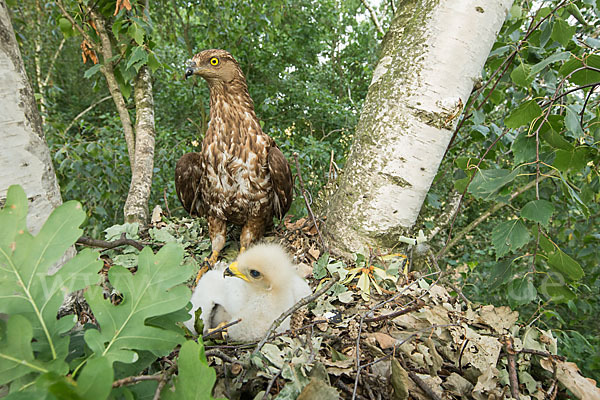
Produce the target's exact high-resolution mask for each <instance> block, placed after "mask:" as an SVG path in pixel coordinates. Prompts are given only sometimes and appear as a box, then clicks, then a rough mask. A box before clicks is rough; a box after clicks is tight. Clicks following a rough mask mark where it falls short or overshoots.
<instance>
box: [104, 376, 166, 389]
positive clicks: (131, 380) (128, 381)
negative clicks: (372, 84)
mask: <svg viewBox="0 0 600 400" xmlns="http://www.w3.org/2000/svg"><path fill="white" fill-rule="evenodd" d="M161 379H162V375H140V376H128V377H127V378H123V379H119V380H117V381H114V382H113V384H112V387H113V388H118V387H122V386H128V385H133V384H135V383H138V382H142V381H160V380H161Z"/></svg>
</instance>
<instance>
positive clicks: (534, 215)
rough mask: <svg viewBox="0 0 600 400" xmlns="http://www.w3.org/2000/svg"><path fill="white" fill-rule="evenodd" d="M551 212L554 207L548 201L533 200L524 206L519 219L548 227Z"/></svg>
mask: <svg viewBox="0 0 600 400" xmlns="http://www.w3.org/2000/svg"><path fill="white" fill-rule="evenodd" d="M553 212H554V205H553V204H552V203H550V202H549V201H546V200H533V201H530V202H529V203H527V204H525V206H524V207H523V209H522V210H521V217H523V218H525V219H528V220H530V221H534V222H539V223H540V224H542V225H544V226H548V223H549V222H550V217H551V216H552V213H553Z"/></svg>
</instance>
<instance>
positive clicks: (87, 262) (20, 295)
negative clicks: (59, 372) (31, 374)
mask: <svg viewBox="0 0 600 400" xmlns="http://www.w3.org/2000/svg"><path fill="white" fill-rule="evenodd" d="M26 202H27V198H26V196H25V193H24V192H23V190H22V189H21V188H20V187H15V186H11V187H10V188H9V194H8V199H7V204H6V206H5V207H4V209H3V210H2V211H0V224H2V225H1V226H2V229H1V231H2V234H0V266H1V268H0V312H2V313H5V314H21V315H23V316H24V317H26V318H27V319H28V320H29V322H30V323H31V326H32V327H33V338H34V339H35V350H36V352H39V353H42V354H45V355H47V357H48V359H51V360H56V361H57V362H63V361H62V360H64V358H65V357H66V355H67V351H68V345H69V337H68V336H65V335H63V334H64V333H65V332H66V331H68V330H69V329H71V328H72V327H73V325H74V324H75V319H74V318H73V317H72V316H70V317H69V316H68V317H65V318H62V319H60V320H58V319H56V312H57V310H58V308H59V306H60V305H61V304H62V302H63V299H64V295H65V293H70V292H73V291H75V290H79V289H83V288H85V287H86V286H88V285H89V284H92V283H96V282H97V281H98V279H99V276H98V274H97V272H98V271H99V270H100V268H101V267H102V262H100V261H99V260H98V253H97V252H93V251H91V250H89V249H87V250H84V251H82V252H80V253H79V254H78V255H77V256H76V257H74V258H72V259H71V260H70V261H69V262H67V263H66V264H65V265H63V266H62V268H60V269H59V270H58V271H57V272H56V273H55V274H54V275H48V271H49V269H50V267H52V266H53V265H54V264H55V263H56V262H57V261H58V260H59V259H60V258H61V257H62V256H63V255H64V253H65V252H66V251H67V250H68V249H69V248H70V247H71V246H72V245H73V243H75V241H76V240H77V239H78V238H79V237H80V236H81V233H82V230H81V229H79V225H80V224H81V223H82V222H83V220H84V219H85V212H84V211H83V210H82V209H81V204H79V203H78V202H76V201H69V202H67V203H64V204H63V205H61V206H59V207H57V208H56V209H55V210H54V211H53V212H52V213H51V214H50V216H49V217H48V219H47V221H46V223H45V224H44V226H43V227H42V229H41V230H40V232H39V233H38V234H37V236H32V235H31V234H30V233H29V232H27V229H26V228H25V226H24V225H23V220H22V219H21V215H22V213H23V212H24V211H26V209H27V208H26ZM66 367H67V366H66V364H64V363H63V365H61V366H57V367H56V368H57V369H65V368H66Z"/></svg>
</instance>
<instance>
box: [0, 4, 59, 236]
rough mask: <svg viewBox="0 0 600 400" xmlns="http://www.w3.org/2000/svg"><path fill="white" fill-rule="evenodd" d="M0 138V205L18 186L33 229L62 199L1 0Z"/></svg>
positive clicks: (35, 229)
mask: <svg viewBox="0 0 600 400" xmlns="http://www.w3.org/2000/svg"><path fill="white" fill-rule="evenodd" d="M0 143H2V147H1V148H0V204H3V203H4V201H5V200H6V192H7V190H8V187H9V186H10V185H13V184H19V185H21V186H22V187H23V189H24V190H25V193H26V194H27V198H28V199H29V214H28V216H27V226H28V228H29V230H30V231H31V232H32V233H33V234H36V233H37V232H38V231H39V230H40V228H41V227H42V225H43V223H44V222H45V221H46V219H47V218H48V215H49V214H50V212H52V210H53V209H54V208H55V207H56V206H58V205H60V204H61V203H62V200H61V197H60V191H59V188H58V183H57V181H56V175H55V174H54V169H53V167H52V161H51V159H50V152H49V150H48V146H47V145H46V141H45V139H44V136H43V133H42V125H41V120H40V115H39V112H38V110H37V106H36V103H35V99H34V96H33V91H32V90H31V87H30V85H29V81H28V80H27V75H26V73H25V68H24V66H23V61H22V59H21V54H20V52H19V47H18V45H17V41H16V39H15V34H14V31H13V28H12V25H11V22H10V18H9V14H8V10H7V8H6V3H5V2H4V0H0ZM0 229H1V227H0Z"/></svg>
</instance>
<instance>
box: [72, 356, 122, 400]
mask: <svg viewBox="0 0 600 400" xmlns="http://www.w3.org/2000/svg"><path fill="white" fill-rule="evenodd" d="M113 379H114V375H113V369H112V365H111V363H110V361H109V360H108V359H107V358H106V357H98V358H94V359H91V360H88V361H87V363H86V365H85V367H84V368H83V370H82V371H81V373H80V374H79V378H78V379H77V389H76V391H77V393H78V394H79V395H80V396H81V397H82V398H84V399H92V398H93V399H98V400H104V399H106V398H107V397H108V395H109V394H110V391H111V390H112V382H113Z"/></svg>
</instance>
